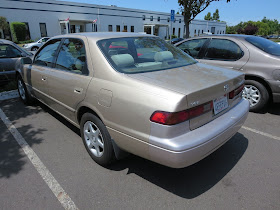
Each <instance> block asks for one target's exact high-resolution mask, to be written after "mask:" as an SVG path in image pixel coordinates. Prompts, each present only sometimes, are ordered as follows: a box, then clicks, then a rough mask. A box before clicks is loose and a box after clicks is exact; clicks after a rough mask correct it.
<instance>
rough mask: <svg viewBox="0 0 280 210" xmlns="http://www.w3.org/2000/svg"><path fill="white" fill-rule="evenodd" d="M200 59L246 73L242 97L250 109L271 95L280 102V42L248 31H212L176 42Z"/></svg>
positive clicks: (257, 108)
mask: <svg viewBox="0 0 280 210" xmlns="http://www.w3.org/2000/svg"><path fill="white" fill-rule="evenodd" d="M175 46H176V47H178V48H180V49H181V50H183V51H184V52H186V53H188V54H189V55H191V56H192V57H194V58H195V59H197V60H198V61H199V62H201V63H205V64H210V65H216V66H221V67H226V68H230V69H234V70H238V71H241V72H244V73H245V79H246V81H245V88H244V90H243V97H244V98H246V99H248V100H249V101H250V110H251V111H260V110H261V109H263V108H264V107H265V106H266V105H267V104H268V102H269V101H270V99H271V100H272V101H273V102H278V103H279V102H280V70H279V66H280V46H279V45H278V44H276V43H275V42H272V41H270V40H267V39H264V38H261V37H257V36H246V35H212V36H207V37H199V38H191V39H186V40H184V41H182V42H180V43H177V44H175Z"/></svg>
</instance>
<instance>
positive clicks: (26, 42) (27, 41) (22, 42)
mask: <svg viewBox="0 0 280 210" xmlns="http://www.w3.org/2000/svg"><path fill="white" fill-rule="evenodd" d="M32 42H34V40H32V39H29V40H26V41H19V42H18V44H28V43H32Z"/></svg>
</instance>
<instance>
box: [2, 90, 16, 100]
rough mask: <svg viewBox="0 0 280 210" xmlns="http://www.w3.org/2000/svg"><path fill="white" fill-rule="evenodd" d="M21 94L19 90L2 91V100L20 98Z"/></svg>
mask: <svg viewBox="0 0 280 210" xmlns="http://www.w3.org/2000/svg"><path fill="white" fill-rule="evenodd" d="M18 97H19V94H18V91H17V90H11V91H6V92H2V93H0V101H4V100H8V99H12V98H18Z"/></svg>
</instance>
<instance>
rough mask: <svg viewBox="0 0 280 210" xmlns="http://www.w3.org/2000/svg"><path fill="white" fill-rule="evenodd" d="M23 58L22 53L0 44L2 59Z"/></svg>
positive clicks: (0, 56)
mask: <svg viewBox="0 0 280 210" xmlns="http://www.w3.org/2000/svg"><path fill="white" fill-rule="evenodd" d="M17 57H21V52H20V51H19V50H18V49H16V48H15V47H13V46H11V45H9V44H0V58H17Z"/></svg>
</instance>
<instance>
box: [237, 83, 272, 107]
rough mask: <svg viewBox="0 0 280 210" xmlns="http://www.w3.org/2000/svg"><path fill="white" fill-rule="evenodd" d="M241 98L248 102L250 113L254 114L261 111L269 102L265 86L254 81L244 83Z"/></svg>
mask: <svg viewBox="0 0 280 210" xmlns="http://www.w3.org/2000/svg"><path fill="white" fill-rule="evenodd" d="M242 96H243V98H245V99H247V100H248V101H249V102H250V111H254V112H257V111H260V110H261V109H263V108H264V107H265V106H266V105H267V103H268V100H269V94H268V91H267V89H266V88H265V86H264V85H263V84H261V83H260V82H257V81H255V80H246V81H245V87H244V89H243V92H242Z"/></svg>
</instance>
